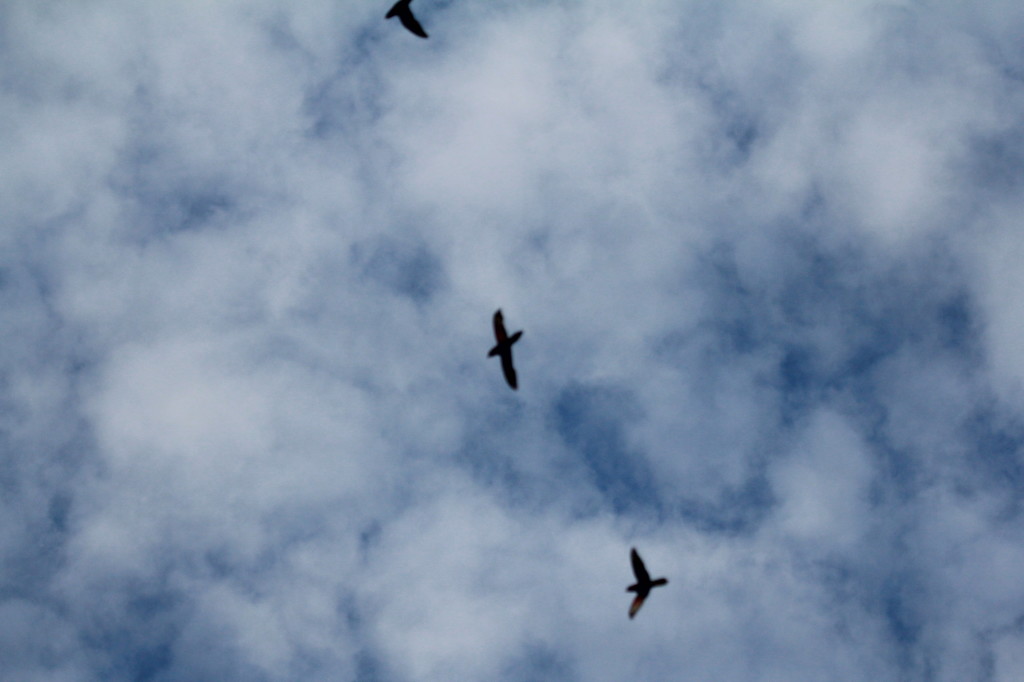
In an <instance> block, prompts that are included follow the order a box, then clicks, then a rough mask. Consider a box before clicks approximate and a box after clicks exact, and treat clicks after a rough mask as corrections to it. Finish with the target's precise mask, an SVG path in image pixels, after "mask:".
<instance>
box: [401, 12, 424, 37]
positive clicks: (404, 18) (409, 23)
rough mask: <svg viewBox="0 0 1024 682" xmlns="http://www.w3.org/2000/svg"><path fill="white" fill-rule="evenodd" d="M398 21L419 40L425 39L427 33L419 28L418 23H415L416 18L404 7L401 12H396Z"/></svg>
mask: <svg viewBox="0 0 1024 682" xmlns="http://www.w3.org/2000/svg"><path fill="white" fill-rule="evenodd" d="M398 19H399V21H401V22H402V26H405V27H406V28H407V29H409V30H410V31H412V32H413V33H415V34H416V35H418V36H419V37H420V38H426V37H427V32H426V31H424V30H423V27H422V26H420V22H418V21H416V17H414V16H413V15H412V10H411V9H409V7H408V5H406V6H405V7H404V8H402V10H399V12H398Z"/></svg>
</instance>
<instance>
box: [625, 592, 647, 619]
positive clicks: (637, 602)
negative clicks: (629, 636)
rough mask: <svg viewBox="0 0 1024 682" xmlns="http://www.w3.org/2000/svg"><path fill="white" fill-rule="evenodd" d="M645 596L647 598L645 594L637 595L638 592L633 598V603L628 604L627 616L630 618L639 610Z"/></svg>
mask: <svg viewBox="0 0 1024 682" xmlns="http://www.w3.org/2000/svg"><path fill="white" fill-rule="evenodd" d="M646 598H647V595H639V594H638V595H636V599H634V600H633V603H632V604H630V605H629V617H630V618H632V617H633V616H635V615H636V612H637V611H639V610H640V607H641V606H643V605H644V599H646Z"/></svg>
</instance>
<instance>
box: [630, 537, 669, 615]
mask: <svg viewBox="0 0 1024 682" xmlns="http://www.w3.org/2000/svg"><path fill="white" fill-rule="evenodd" d="M629 560H630V561H631V562H632V563H633V575H635V576H636V582H635V583H634V584H632V585H630V586H629V587H627V588H626V592H636V598H635V599H634V600H633V603H632V604H631V605H630V607H629V617H630V618H632V617H633V616H635V615H636V612H637V611H639V610H640V607H641V606H643V605H644V599H647V595H649V594H650V593H651V589H652V588H655V587H659V586H661V585H667V584H668V578H658V579H657V580H651V574H650V573H648V572H647V567H646V566H644V560H643V559H641V558H640V555H639V554H637V553H636V547H634V548H632V549H631V550H630V551H629Z"/></svg>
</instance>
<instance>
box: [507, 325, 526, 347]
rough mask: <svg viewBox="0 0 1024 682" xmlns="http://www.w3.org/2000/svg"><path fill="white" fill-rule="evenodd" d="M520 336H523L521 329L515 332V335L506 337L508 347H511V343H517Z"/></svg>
mask: <svg viewBox="0 0 1024 682" xmlns="http://www.w3.org/2000/svg"><path fill="white" fill-rule="evenodd" d="M522 335H523V330H522V329H520V330H519V331H517V332H516V333H515V334H513V335H512V336H510V337H508V345H510V346H511V345H512V344H513V343H515V342H516V341H518V340H519V337H520V336H522Z"/></svg>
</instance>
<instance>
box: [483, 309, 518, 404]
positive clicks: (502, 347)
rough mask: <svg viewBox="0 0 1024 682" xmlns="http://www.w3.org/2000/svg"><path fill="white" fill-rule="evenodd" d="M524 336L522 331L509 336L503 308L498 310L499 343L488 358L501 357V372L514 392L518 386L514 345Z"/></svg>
mask: <svg viewBox="0 0 1024 682" xmlns="http://www.w3.org/2000/svg"><path fill="white" fill-rule="evenodd" d="M522 335H523V331H522V330H521V329H520V330H519V331H517V332H516V333H515V334H513V335H512V336H509V335H508V332H506V331H505V320H504V318H503V317H502V315H501V308H498V310H497V311H496V312H495V313H494V338H496V339H497V340H498V343H497V344H495V346H494V348H492V349H491V350H490V352H488V353H487V357H489V358H493V357H494V356H495V355H500V356H501V371H502V372H503V373H504V374H505V381H507V382H508V385H509V386H511V387H512V390H513V391H514V390H515V389H516V388H517V387H518V384H517V383H516V369H515V367H513V366H512V344H513V343H515V342H516V341H518V340H519V337H520V336H522Z"/></svg>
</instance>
